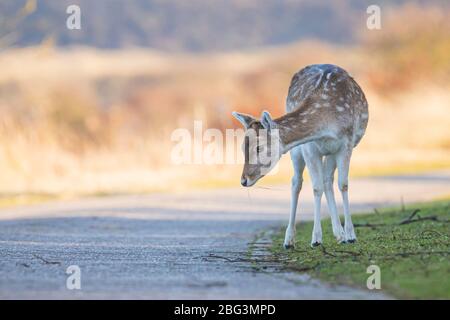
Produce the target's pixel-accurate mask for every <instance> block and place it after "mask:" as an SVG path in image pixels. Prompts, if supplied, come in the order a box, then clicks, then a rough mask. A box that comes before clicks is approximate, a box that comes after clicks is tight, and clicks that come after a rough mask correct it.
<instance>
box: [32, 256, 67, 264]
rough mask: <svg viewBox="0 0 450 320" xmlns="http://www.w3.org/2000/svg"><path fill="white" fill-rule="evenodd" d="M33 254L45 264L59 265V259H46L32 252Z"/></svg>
mask: <svg viewBox="0 0 450 320" xmlns="http://www.w3.org/2000/svg"><path fill="white" fill-rule="evenodd" d="M33 256H34V257H35V258H36V259H39V260H41V261H42V262H44V263H45V264H55V265H58V266H59V265H61V262H59V261H49V260H46V259H44V258H42V257H41V256H38V255H37V254H35V253H33Z"/></svg>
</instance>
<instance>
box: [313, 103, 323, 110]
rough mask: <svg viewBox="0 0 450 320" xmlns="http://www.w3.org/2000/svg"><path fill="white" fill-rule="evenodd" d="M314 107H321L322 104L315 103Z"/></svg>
mask: <svg viewBox="0 0 450 320" xmlns="http://www.w3.org/2000/svg"><path fill="white" fill-rule="evenodd" d="M314 107H316V108H317V109H319V108H321V107H322V106H321V105H320V103H315V104H314Z"/></svg>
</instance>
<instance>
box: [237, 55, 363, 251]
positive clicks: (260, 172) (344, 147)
mask: <svg viewBox="0 0 450 320" xmlns="http://www.w3.org/2000/svg"><path fill="white" fill-rule="evenodd" d="M286 111H287V113H286V114H285V115H284V116H282V117H280V118H278V119H272V118H271V116H270V114H269V113H268V112H266V111H264V112H263V113H262V117H261V119H260V120H258V119H256V118H254V117H252V116H250V115H246V114H242V113H237V112H233V115H234V116H235V117H236V118H237V119H238V120H239V121H240V122H241V123H242V124H243V125H244V127H245V129H246V133H245V136H246V138H245V142H244V145H243V151H244V153H245V158H246V161H245V164H244V169H243V173H242V178H241V184H242V185H243V186H244V187H250V186H252V185H254V184H255V183H256V181H258V180H259V179H260V178H262V177H263V176H264V175H265V174H266V173H267V172H268V171H269V170H270V169H271V168H273V167H274V166H275V164H276V163H277V162H278V160H279V159H280V158H281V156H282V154H284V153H286V152H288V151H290V154H291V159H292V164H293V166H294V177H293V178H292V203H291V214H290V218H289V224H288V227H287V229H286V237H285V240H284V247H285V248H291V247H293V246H294V245H295V243H294V241H295V215H296V211H297V202H298V195H299V193H300V189H301V188H302V182H303V170H304V169H305V165H306V166H307V167H308V171H309V173H310V176H311V180H312V185H313V190H314V227H313V231H312V241H311V246H317V245H320V244H321V243H322V227H321V223H320V203H321V199H322V194H323V192H325V197H326V200H327V204H328V209H329V213H330V216H331V222H332V226H333V234H334V236H335V237H336V239H337V241H339V242H350V243H353V242H354V241H355V240H356V236H355V231H354V229H353V224H352V219H351V216H350V211H349V202H348V173H349V166H350V158H351V155H352V150H353V148H354V147H356V145H357V144H358V143H359V141H360V140H361V138H362V137H363V135H364V132H365V130H366V127H367V122H368V118H369V114H368V105H367V101H366V98H365V96H364V93H363V92H362V90H361V88H360V87H359V86H358V84H357V83H356V82H355V80H353V78H352V77H351V76H350V75H349V74H348V73H347V72H346V71H345V70H343V69H341V68H339V67H338V66H335V65H330V64H321V65H310V66H307V67H305V68H304V69H302V70H300V71H299V72H298V73H296V74H295V75H294V77H293V78H292V81H291V85H290V87H289V92H288V96H287V100H286ZM252 132H254V135H255V136H256V139H249V136H251V133H252ZM268 137H269V138H270V139H272V140H271V141H276V142H277V143H276V144H273V143H268V142H267V138H268ZM263 153H265V154H269V155H270V159H271V161H269V162H268V163H267V161H266V162H264V163H263V162H261V161H259V160H258V159H259V158H260V154H263ZM249 159H256V161H253V162H251V161H249ZM336 168H337V169H338V186H339V190H340V191H341V194H342V200H343V206H344V217H345V224H344V228H342V225H341V222H340V219H339V215H338V212H337V207H336V201H335V198H334V191H333V180H334V172H335V170H336Z"/></svg>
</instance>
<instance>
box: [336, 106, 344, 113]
mask: <svg viewBox="0 0 450 320" xmlns="http://www.w3.org/2000/svg"><path fill="white" fill-rule="evenodd" d="M336 110H337V111H339V112H342V111H344V110H345V109H344V108H343V107H341V106H336Z"/></svg>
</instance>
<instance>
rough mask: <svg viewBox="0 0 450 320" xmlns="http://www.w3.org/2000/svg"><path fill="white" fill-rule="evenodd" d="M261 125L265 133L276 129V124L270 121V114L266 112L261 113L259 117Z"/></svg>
mask: <svg viewBox="0 0 450 320" xmlns="http://www.w3.org/2000/svg"><path fill="white" fill-rule="evenodd" d="M261 124H262V125H263V127H264V129H266V130H267V131H269V130H271V129H275V128H276V127H277V124H276V123H275V121H273V120H272V117H271V116H270V113H269V112H267V111H263V113H262V115H261Z"/></svg>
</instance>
